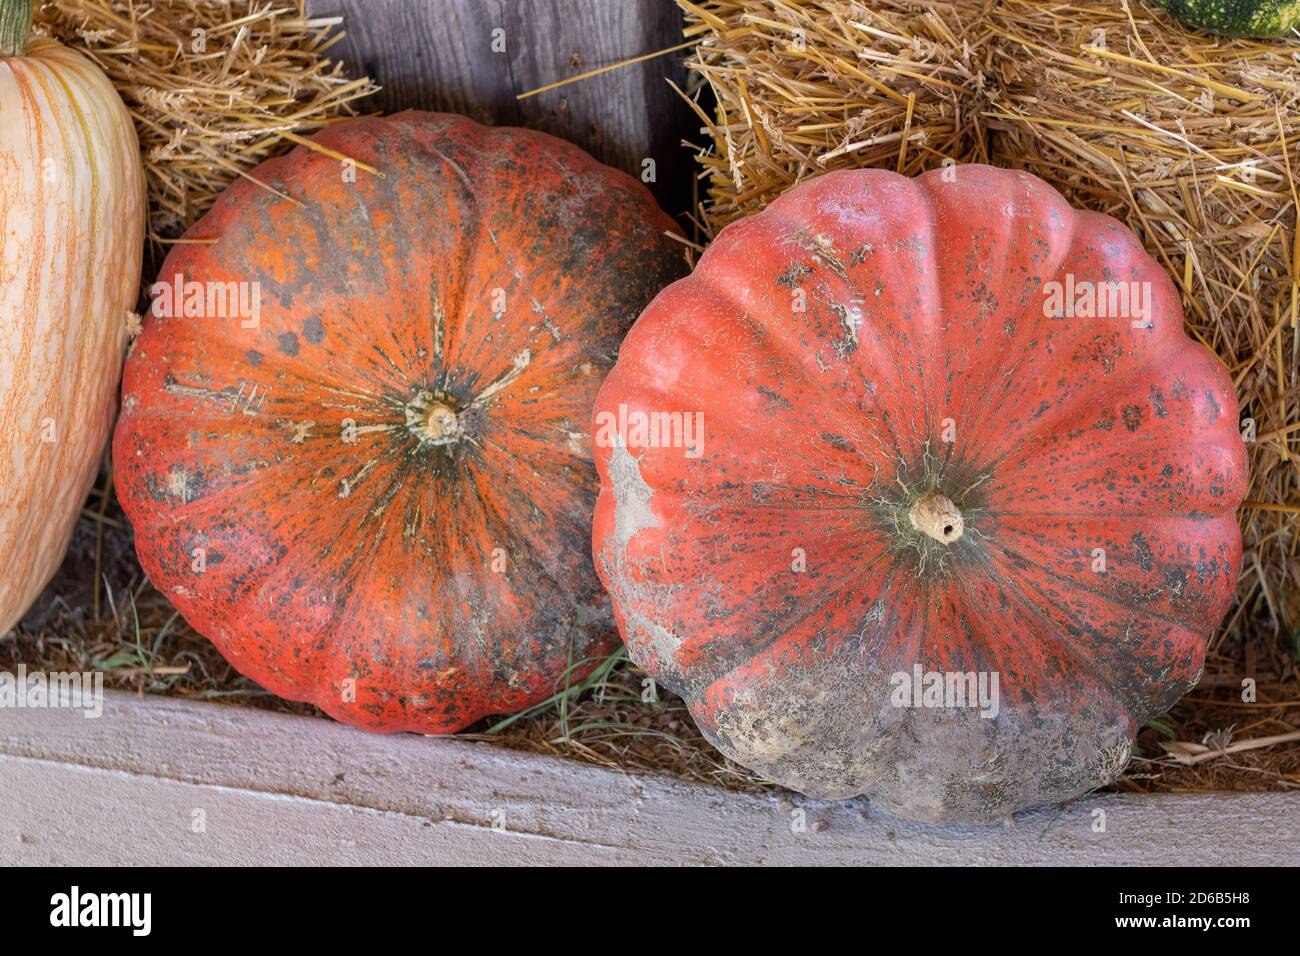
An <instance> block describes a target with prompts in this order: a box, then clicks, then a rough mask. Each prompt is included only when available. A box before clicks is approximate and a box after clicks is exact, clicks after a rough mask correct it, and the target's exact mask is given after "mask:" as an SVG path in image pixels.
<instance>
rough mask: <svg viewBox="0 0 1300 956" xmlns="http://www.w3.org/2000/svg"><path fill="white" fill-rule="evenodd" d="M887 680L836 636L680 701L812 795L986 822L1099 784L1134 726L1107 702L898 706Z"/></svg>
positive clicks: (899, 812)
mask: <svg viewBox="0 0 1300 956" xmlns="http://www.w3.org/2000/svg"><path fill="white" fill-rule="evenodd" d="M889 678H890V675H889V674H886V673H884V672H883V670H882V671H871V670H868V669H867V666H866V665H865V663H864V660H863V658H862V656H861V652H860V648H858V647H856V646H855V644H854V642H845V643H844V644H842V645H841V646H840V648H839V649H838V650H837V651H836V652H835V653H833V654H829V655H825V656H823V657H821V658H820V659H818V660H817V661H815V662H806V663H804V664H802V665H801V666H800V667H799V668H798V669H787V670H784V671H783V672H782V673H780V674H768V675H764V676H763V677H761V678H759V679H756V680H754V681H753V682H752V683H750V684H749V685H748V686H747V687H745V688H744V689H741V690H739V691H738V692H736V693H734V694H733V695H731V696H729V697H728V702H727V706H725V707H716V706H712V705H711V704H710V703H706V702H705V701H702V700H701V699H699V698H696V699H693V700H691V701H689V704H690V709H691V713H692V714H693V715H694V717H695V718H696V721H697V723H698V724H699V725H700V727H701V729H702V730H703V732H704V734H705V736H706V737H707V738H708V739H709V741H710V742H711V743H712V744H713V745H714V746H715V747H717V748H718V749H719V750H721V751H722V752H723V753H724V754H726V755H727V756H728V757H730V758H731V759H733V760H735V761H737V762H738V763H740V764H742V765H744V766H746V767H749V768H751V769H753V770H755V771H757V772H758V773H761V774H763V775H764V776H766V777H768V778H770V779H772V780H774V781H776V782H777V783H780V784H781V785H783V786H786V787H789V788H790V789H793V790H796V791H798V792H800V793H803V794H805V795H807V796H809V797H813V798H815V799H822V800H839V799H846V798H849V797H855V796H860V795H866V796H868V797H870V798H871V800H872V801H873V802H875V803H877V804H879V805H880V806H881V807H882V808H884V809H885V810H887V811H888V812H890V813H892V814H894V815H895V816H899V817H903V818H905V819H909V820H921V821H925V822H930V823H975V824H990V823H995V822H997V821H998V820H1001V819H1004V818H1006V817H1007V816H1009V815H1010V814H1012V813H1014V812H1016V811H1018V810H1021V809H1023V808H1025V807H1029V806H1032V805H1035V804H1042V803H1052V802H1057V801H1062V800H1067V799H1070V798H1073V797H1077V796H1079V795H1081V794H1083V793H1086V792H1087V791H1089V790H1092V789H1095V788H1097V787H1101V786H1105V785H1106V784H1109V783H1111V782H1113V781H1114V780H1115V779H1116V778H1117V777H1118V776H1119V774H1120V773H1121V771H1122V770H1123V768H1124V766H1125V765H1126V764H1127V762H1128V759H1129V755H1130V751H1131V746H1132V739H1131V734H1132V732H1133V725H1132V724H1131V723H1130V722H1129V721H1128V720H1127V718H1126V717H1125V716H1124V715H1123V713H1122V712H1121V711H1120V710H1119V709H1118V708H1117V707H1115V706H1105V705H1103V704H1101V703H1097V704H1092V705H1090V706H1089V707H1087V708H1085V709H1084V710H1083V711H1082V712H1081V713H1073V714H1069V715H1064V714H1059V713H1054V712H1051V711H1049V710H1046V709H1044V710H1039V709H1038V708H1036V707H1034V706H1032V705H1029V706H1023V707H1021V708H1019V709H1011V708H1008V707H1005V706H1004V707H1002V708H1001V709H1000V710H999V712H998V713H997V715H996V716H994V717H986V716H982V715H981V713H980V711H979V709H978V708H976V707H946V708H922V707H896V706H893V705H892V704H891V702H890V695H891V691H892V685H891V684H890V680H889Z"/></svg>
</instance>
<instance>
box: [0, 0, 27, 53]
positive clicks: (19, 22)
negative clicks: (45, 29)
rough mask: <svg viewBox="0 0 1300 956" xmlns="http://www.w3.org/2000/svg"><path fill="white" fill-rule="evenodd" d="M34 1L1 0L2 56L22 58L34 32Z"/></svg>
mask: <svg viewBox="0 0 1300 956" xmlns="http://www.w3.org/2000/svg"><path fill="white" fill-rule="evenodd" d="M32 7H33V5H32V0H0V56H22V55H23V51H24V50H26V49H27V38H28V37H29V36H30V35H31V32H32V13H33V9H32Z"/></svg>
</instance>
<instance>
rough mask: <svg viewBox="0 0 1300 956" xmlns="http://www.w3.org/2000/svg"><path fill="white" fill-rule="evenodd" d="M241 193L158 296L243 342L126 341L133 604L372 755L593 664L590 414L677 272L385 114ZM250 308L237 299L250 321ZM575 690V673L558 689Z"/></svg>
mask: <svg viewBox="0 0 1300 956" xmlns="http://www.w3.org/2000/svg"><path fill="white" fill-rule="evenodd" d="M317 140H318V142H319V143H320V144H321V145H323V146H325V147H326V148H329V149H332V150H335V151H337V152H339V153H342V154H345V155H347V156H349V157H352V158H354V159H356V160H357V161H359V162H361V163H365V164H369V165H372V166H374V167H376V168H377V169H379V170H381V171H382V172H383V174H384V176H383V178H379V177H376V176H373V175H371V174H369V173H367V172H365V171H364V170H361V169H358V170H356V171H355V182H352V181H349V180H350V177H349V175H348V169H347V168H346V167H345V166H344V165H342V164H341V163H340V162H339V161H337V160H335V159H332V158H330V157H329V156H326V155H321V154H319V153H316V152H309V151H307V150H306V149H301V148H300V149H298V150H295V151H294V152H293V153H292V154H290V155H289V156H287V157H285V158H281V159H276V160H273V161H270V162H268V163H265V164H264V165H262V166H261V167H259V168H258V169H257V170H255V171H254V173H253V175H254V177H255V178H256V179H258V180H260V181H261V182H262V183H265V184H267V185H268V186H270V187H272V188H273V189H275V190H277V191H279V192H281V193H284V194H286V195H287V196H289V197H291V200H292V201H286V200H284V199H281V198H279V197H278V196H276V195H275V194H274V193H272V192H271V191H269V190H267V189H263V188H259V187H258V186H256V185H254V184H252V183H249V182H240V183H238V184H236V185H235V186H234V187H232V188H231V189H230V190H229V191H227V193H225V194H224V195H223V196H222V197H221V199H220V201H219V202H218V203H217V205H216V206H215V207H214V208H213V210H212V211H211V212H210V213H209V214H208V215H207V216H205V217H204V219H203V220H201V221H200V222H199V223H198V224H197V225H196V226H195V227H194V229H193V230H192V232H191V238H206V239H212V240H215V242H213V243H212V244H207V245H203V244H189V245H182V246H179V247H177V249H176V250H175V251H174V252H173V253H172V254H171V255H170V256H169V257H168V259H167V262H166V264H165V266H164V268H163V270H162V276H161V278H162V279H163V280H168V279H171V278H172V277H174V276H178V275H179V276H182V277H183V279H184V280H185V281H186V282H193V281H198V282H200V283H205V284H211V283H218V282H235V283H239V282H247V283H256V287H257V288H258V289H260V296H261V308H260V312H261V314H260V321H259V322H258V324H257V325H256V327H253V328H246V327H244V326H245V325H248V324H250V323H248V322H247V321H241V319H240V318H239V317H235V318H210V317H209V318H194V317H189V318H183V317H182V318H159V317H156V316H153V315H151V316H150V317H148V319H147V321H146V324H145V328H144V333H143V334H142V335H141V336H140V337H139V339H138V340H137V341H136V342H135V345H134V348H133V351H132V354H131V356H130V358H129V360H128V363H127V370H126V376H125V382H124V387H123V393H124V407H123V415H122V419H121V423H120V425H119V427H118V430H117V435H116V438H115V443H114V455H115V467H116V476H117V483H118V487H119V495H120V497H121V499H122V502H123V506H124V508H125V509H126V512H127V514H128V516H129V517H130V519H131V523H132V525H133V526H134V528H135V531H136V540H137V548H138V550H139V554H140V559H141V561H142V563H143V564H144V567H145V569H146V570H147V571H148V573H149V576H150V578H151V579H152V580H153V581H154V582H155V583H156V584H157V585H158V586H159V587H160V588H161V589H162V590H163V591H164V592H165V593H166V594H167V595H168V597H169V598H170V599H171V600H172V601H173V602H174V603H175V604H176V606H177V607H178V608H179V609H180V610H181V611H182V613H183V614H184V615H185V618H186V619H187V620H188V621H189V622H190V623H191V624H192V625H194V627H195V628H197V629H198V630H199V631H201V632H202V633H204V634H205V635H207V636H208V637H210V638H211V639H212V640H213V641H214V642H215V643H216V644H217V646H218V647H219V648H220V649H221V650H222V651H223V653H225V655H226V656H227V657H228V658H229V659H230V660H231V661H232V662H233V663H234V664H235V665H236V666H237V667H238V668H239V669H240V670H241V671H243V672H244V673H245V674H247V675H249V676H250V677H253V678H254V679H256V680H257V681H258V682H260V683H261V684H263V685H264V686H266V687H267V688H269V689H271V690H272V691H274V692H276V693H278V694H280V695H282V696H285V697H289V698H292V699H296V700H307V701H311V702H313V703H315V704H317V705H319V706H320V707H321V708H323V709H324V710H325V711H327V712H328V713H330V714H332V715H334V716H335V717H337V718H339V719H341V720H346V721H348V722H351V723H354V724H358V725H361V726H364V727H367V728H370V729H374V730H382V731H399V730H413V731H420V732H425V733H434V732H444V731H453V730H456V729H458V728H461V727H464V726H466V725H467V724H470V723H472V722H474V721H475V720H477V719H478V718H480V717H482V716H484V715H486V714H490V713H496V712H508V711H514V710H517V709H519V708H521V707H523V706H525V705H528V704H530V703H533V702H535V701H537V700H539V699H541V698H543V697H545V696H547V695H549V694H550V693H552V692H553V691H554V690H555V689H556V686H557V683H558V682H561V681H562V677H563V674H564V672H565V670H566V668H568V667H569V666H570V664H571V663H572V664H575V665H581V663H582V662H584V661H586V660H588V659H589V658H591V657H592V656H593V655H599V654H602V653H605V652H607V651H608V650H609V649H610V647H611V645H612V643H613V642H614V640H615V633H614V628H613V624H612V619H611V616H610V611H609V606H608V601H607V599H606V598H605V596H604V594H603V593H602V592H601V589H600V585H599V582H598V581H597V579H596V576H595V573H594V571H593V569H592V564H591V557H590V530H591V507H592V503H593V501H594V498H595V492H596V477H595V470H594V467H593V465H592V462H591V442H590V436H589V434H588V431H587V423H588V420H589V415H590V409H591V403H592V400H593V398H594V396H595V393H596V389H597V387H598V385H599V383H600V381H601V378H602V376H603V375H604V374H605V372H606V371H607V370H608V369H609V367H610V366H611V364H612V363H613V360H614V356H615V353H616V350H617V348H618V345H619V342H620V339H621V337H622V335H623V333H624V332H625V330H626V329H627V327H628V325H629V324H630V323H631V322H632V320H633V319H634V318H635V317H636V315H637V313H638V312H639V311H640V309H641V308H642V307H643V306H644V305H645V304H646V303H647V302H648V301H649V300H650V298H651V297H652V296H653V295H654V294H655V292H656V291H657V290H658V289H659V288H661V287H662V286H663V284H664V283H666V282H668V281H670V280H671V279H673V278H675V277H676V276H677V275H680V273H681V271H682V270H681V267H680V260H679V256H678V254H677V252H676V251H675V250H674V249H673V247H672V243H671V241H670V240H667V239H666V238H664V237H663V235H662V234H663V232H664V231H665V230H666V229H670V228H672V223H671V221H670V220H668V219H667V218H666V217H665V216H664V215H663V214H662V213H661V212H659V210H658V209H657V208H656V207H655V205H654V203H653V200H652V199H651V197H650V195H649V193H648V192H647V191H646V190H645V189H644V188H643V187H642V186H641V185H640V184H639V183H636V182H635V181H633V180H632V179H630V178H629V177H627V176H625V175H623V174H622V173H619V172H616V171H614V170H611V169H609V168H607V167H604V166H602V165H600V164H599V163H597V162H596V161H594V160H593V159H591V158H590V157H589V156H587V155H586V154H585V153H582V152H581V151H580V150H578V149H576V148H574V147H572V146H569V145H568V144H565V143H562V142H561V141H559V140H556V139H553V138H551V137H549V136H545V135H542V134H539V133H532V132H528V131H524V130H516V129H489V128H486V127H481V126H478V125H476V124H474V123H472V122H470V121H468V120H466V119H464V118H461V117H452V116H444V115H438V114H423V113H403V114H400V115H398V116H394V117H390V118H387V119H362V120H357V121H352V122H348V123H345V124H341V125H339V126H335V127H332V128H331V129H329V130H328V131H327V132H324V133H322V134H320V135H319V136H318V137H317ZM251 294H252V292H251V289H250V290H249V298H251ZM585 669H586V668H585V667H581V666H579V667H577V670H579V671H582V670H585Z"/></svg>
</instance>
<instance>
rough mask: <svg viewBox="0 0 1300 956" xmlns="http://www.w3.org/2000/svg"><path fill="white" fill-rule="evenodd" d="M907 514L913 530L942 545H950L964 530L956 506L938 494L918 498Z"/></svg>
mask: <svg viewBox="0 0 1300 956" xmlns="http://www.w3.org/2000/svg"><path fill="white" fill-rule="evenodd" d="M907 514H908V517H909V518H911V519H912V527H913V528H915V529H916V530H917V531H919V532H921V533H922V534H924V535H928V536H929V537H931V538H934V540H935V541H939V542H942V543H943V544H952V543H953V542H954V541H956V540H957V539H958V538H960V537H961V535H962V532H963V531H964V530H965V525H964V523H963V522H962V518H961V512H960V511H959V510H957V506H956V505H955V504H953V503H952V502H951V501H949V500H948V499H947V498H945V497H944V496H943V495H941V494H939V493H938V492H934V491H932V492H930V493H929V494H928V495H924V496H922V497H921V498H918V499H917V501H916V504H914V505H912V510H911V511H909V512H908V513H907Z"/></svg>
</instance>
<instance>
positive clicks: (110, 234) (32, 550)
mask: <svg viewBox="0 0 1300 956" xmlns="http://www.w3.org/2000/svg"><path fill="white" fill-rule="evenodd" d="M144 217H145V186H144V171H143V169H142V167H141V164H140V147H139V145H138V144H137V142H136V137H135V130H134V128H133V127H132V126H131V117H130V116H129V115H128V114H127V111H126V107H125V106H124V105H123V104H122V101H121V100H120V99H118V96H117V93H116V92H115V91H114V89H113V86H112V84H111V83H109V81H108V78H107V77H105V76H104V74H103V73H101V72H100V70H99V69H98V67H96V66H95V65H94V64H93V63H91V62H90V61H89V60H88V59H86V58H85V57H84V56H82V55H81V54H79V53H76V52H73V51H72V50H69V49H67V48H66V47H64V46H62V45H60V44H58V43H55V42H54V41H52V40H44V39H36V40H32V41H31V42H29V43H28V45H27V49H26V53H25V55H23V56H11V57H0V565H2V566H3V569H2V570H0V634H3V633H4V632H5V631H7V630H8V629H9V628H10V627H12V626H13V625H14V624H15V623H17V621H18V620H19V618H20V617H21V616H22V615H23V613H24V612H25V611H26V610H27V608H28V606H29V605H30V604H31V603H32V601H33V600H35V598H36V596H37V595H38V594H39V593H40V591H41V588H43V587H44V586H45V584H46V582H47V581H48V580H49V579H50V576H51V575H52V574H53V573H54V571H55V569H56V568H58V566H59V562H60V561H61V560H62V559H63V553H64V551H65V549H66V548H67V546H68V539H69V537H70V536H71V534H72V527H73V525H74V524H75V523H76V521H77V517H78V515H80V513H81V506H82V504H83V503H84V502H85V500H86V494H87V492H88V491H89V490H90V486H91V483H92V482H93V481H94V479H95V475H96V474H97V473H98V471H99V465H100V462H101V461H102V460H103V454H104V448H105V445H106V444H107V442H108V435H109V430H110V429H111V427H112V423H113V415H114V413H115V411H116V409H117V385H118V379H119V376H120V375H121V369H122V352H123V349H124V348H125V347H126V334H127V333H126V330H127V318H128V315H129V313H130V310H132V309H134V308H135V305H136V297H137V295H138V292H139V288H140V257H141V254H142V252H143V248H144Z"/></svg>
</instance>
